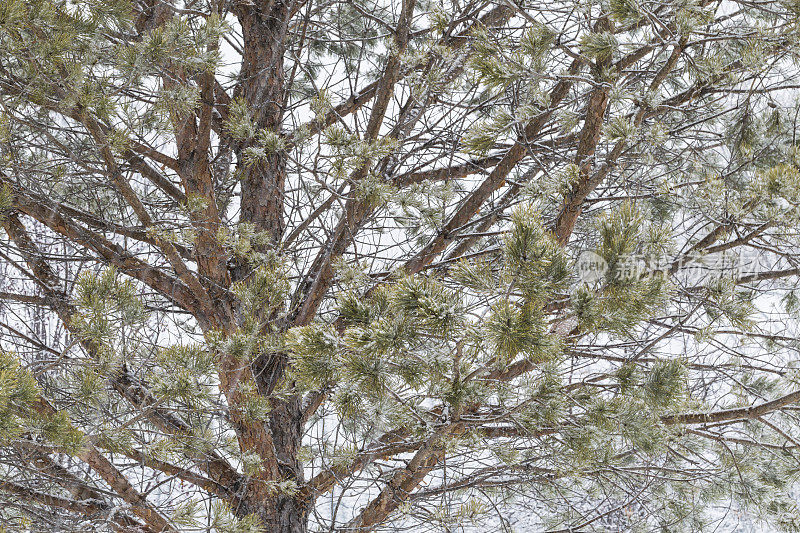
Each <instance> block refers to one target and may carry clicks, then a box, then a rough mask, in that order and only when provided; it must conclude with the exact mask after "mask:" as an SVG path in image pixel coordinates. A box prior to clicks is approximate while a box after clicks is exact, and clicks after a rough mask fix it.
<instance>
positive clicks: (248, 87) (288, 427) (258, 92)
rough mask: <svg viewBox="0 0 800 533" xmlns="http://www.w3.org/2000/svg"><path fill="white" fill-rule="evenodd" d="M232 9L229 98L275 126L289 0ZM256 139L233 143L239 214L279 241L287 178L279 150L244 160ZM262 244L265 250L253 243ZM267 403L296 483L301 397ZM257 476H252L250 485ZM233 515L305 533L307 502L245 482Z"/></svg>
mask: <svg viewBox="0 0 800 533" xmlns="http://www.w3.org/2000/svg"><path fill="white" fill-rule="evenodd" d="M236 15H237V17H238V19H239V22H240V23H241V27H242V35H243V38H244V53H243V57H242V68H241V73H240V83H239V86H238V87H237V89H236V94H235V96H236V97H241V98H243V99H244V101H245V102H246V103H247V107H248V110H249V112H250V113H251V117H252V120H253V122H254V123H255V125H256V126H257V128H258V129H259V130H267V131H269V132H274V133H277V134H280V133H281V123H282V120H283V105H284V100H285V95H286V88H285V78H284V71H283V66H284V65H283V56H284V53H285V47H286V33H287V28H288V23H289V19H290V10H289V5H288V4H287V3H286V2H285V1H284V0H275V1H274V2H254V3H247V4H245V3H244V2H242V3H239V4H238V5H237V11H236ZM254 142H255V140H250V141H246V142H242V143H237V144H235V146H234V149H235V151H236V153H237V158H238V171H239V173H240V176H241V221H242V222H245V223H249V224H252V225H253V226H254V228H255V230H256V231H259V232H265V233H266V234H267V235H268V236H269V237H270V240H271V242H272V243H278V242H279V241H280V239H281V236H282V234H283V229H284V221H283V197H284V186H285V182H286V154H285V153H284V152H275V153H270V154H268V155H267V156H266V157H265V158H263V159H260V160H259V161H258V162H255V163H254V164H253V162H246V161H245V160H244V154H245V150H246V149H247V148H248V147H250V146H252V145H253V144H254ZM259 251H264V250H259ZM251 268H252V266H251V265H248V264H244V263H238V264H236V265H235V267H234V269H233V280H234V281H237V280H241V279H244V278H245V277H246V276H247V274H248V273H249V272H250V270H251ZM285 367H286V358H285V356H283V355H282V354H267V355H264V356H262V357H260V358H259V359H257V360H256V361H255V363H254V364H253V373H254V377H255V380H256V383H257V385H258V388H259V391H260V392H261V394H264V395H267V396H268V395H269V394H270V393H271V392H272V391H273V390H274V389H275V387H276V385H277V384H278V383H279V382H280V381H281V379H282V378H283V374H284V371H285ZM271 403H272V405H271V407H272V410H271V412H270V414H269V419H268V421H267V427H268V430H269V434H270V437H271V440H272V443H271V444H272V448H273V449H274V464H270V465H267V466H268V467H269V468H268V469H269V471H271V472H273V474H272V475H271V476H270V477H274V479H272V480H271V481H276V482H282V481H294V482H296V483H297V485H300V484H302V482H303V470H302V465H301V464H300V462H299V460H298V457H297V455H298V450H299V448H300V444H301V441H302V422H301V421H302V410H301V408H300V398H290V399H288V400H275V399H273V400H271ZM259 482H260V480H256V479H252V480H251V483H254V484H257V483H259ZM246 492H247V493H248V494H247V495H246V496H245V497H244V498H243V502H242V505H241V508H240V509H239V510H238V511H239V514H240V515H244V514H249V513H255V514H256V515H258V516H259V518H260V519H261V522H262V526H263V529H264V531H265V532H268V533H279V532H280V533H305V531H306V530H307V517H308V511H309V504H308V502H307V501H305V500H302V499H299V498H297V497H295V496H293V495H292V494H274V493H270V491H269V490H267V491H265V490H262V489H261V488H259V487H255V486H254V487H248V488H247V489H246Z"/></svg>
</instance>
